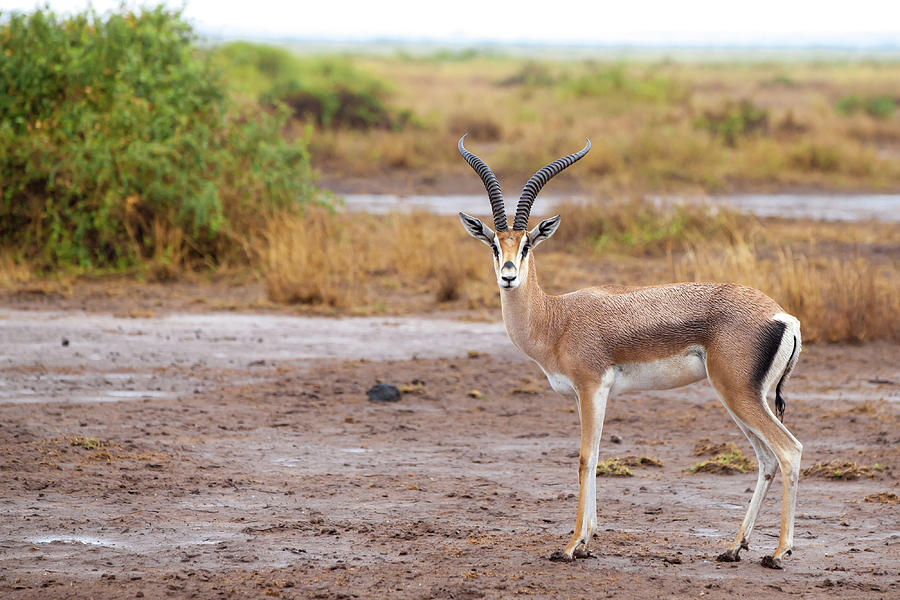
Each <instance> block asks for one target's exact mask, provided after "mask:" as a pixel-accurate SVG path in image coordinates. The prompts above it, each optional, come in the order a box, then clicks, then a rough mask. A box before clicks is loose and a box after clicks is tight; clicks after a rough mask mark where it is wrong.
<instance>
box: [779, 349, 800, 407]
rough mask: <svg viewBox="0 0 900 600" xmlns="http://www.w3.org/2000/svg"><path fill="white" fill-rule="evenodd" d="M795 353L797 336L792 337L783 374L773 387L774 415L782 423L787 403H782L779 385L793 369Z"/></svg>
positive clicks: (782, 398)
mask: <svg viewBox="0 0 900 600" xmlns="http://www.w3.org/2000/svg"><path fill="white" fill-rule="evenodd" d="M796 353H797V336H794V348H793V349H792V350H791V357H790V358H789V359H788V362H787V365H785V367H784V373H782V374H781V379H779V380H778V385H776V386H775V415H776V416H777V417H778V420H779V421H781V422H782V423H784V409H785V408H786V407H787V403H786V402H785V401H784V397H783V396H782V395H781V384H783V383H784V380H785V379H787V376H788V375H790V373H791V370H792V369H793V367H794V355H795V354H796Z"/></svg>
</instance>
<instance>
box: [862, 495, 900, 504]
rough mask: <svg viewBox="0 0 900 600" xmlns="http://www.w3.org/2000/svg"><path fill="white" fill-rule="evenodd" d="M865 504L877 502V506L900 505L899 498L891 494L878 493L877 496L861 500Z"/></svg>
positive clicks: (869, 496)
mask: <svg viewBox="0 0 900 600" xmlns="http://www.w3.org/2000/svg"><path fill="white" fill-rule="evenodd" d="M863 500H864V501H866V502H877V503H879V504H900V496H898V495H897V494H895V493H893V492H880V493H877V494H869V495H868V496H866V497H865V498H863Z"/></svg>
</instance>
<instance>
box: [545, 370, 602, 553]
mask: <svg viewBox="0 0 900 600" xmlns="http://www.w3.org/2000/svg"><path fill="white" fill-rule="evenodd" d="M610 387H612V375H611V374H607V375H604V377H603V379H602V380H601V382H600V384H599V385H595V386H583V387H581V388H580V389H578V397H579V408H580V411H579V416H580V418H581V449H580V451H579V458H578V484H579V493H578V514H577V516H576V518H575V531H574V532H573V533H572V539H570V540H569V543H568V544H567V545H566V548H565V550H564V551H563V553H562V555H561V556H560V555H559V554H558V553H554V556H553V557H551V558H560V559H563V560H572V559H573V558H586V557H588V556H590V554H589V553H588V551H587V543H588V541H589V540H590V539H591V536H592V535H593V534H594V531H595V530H596V528H597V460H598V458H599V454H600V435H601V433H602V432H603V417H604V416H605V414H606V401H607V399H608V397H609V390H610Z"/></svg>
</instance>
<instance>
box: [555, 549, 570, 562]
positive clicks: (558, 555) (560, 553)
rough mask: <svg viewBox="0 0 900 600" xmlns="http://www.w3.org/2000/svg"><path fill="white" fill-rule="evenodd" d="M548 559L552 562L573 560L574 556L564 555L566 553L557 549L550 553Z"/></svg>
mask: <svg viewBox="0 0 900 600" xmlns="http://www.w3.org/2000/svg"><path fill="white" fill-rule="evenodd" d="M550 560H551V561H552V562H572V561H574V560H575V557H573V556H566V554H565V553H564V552H563V551H562V550H557V551H556V552H554V553H553V554H551V555H550Z"/></svg>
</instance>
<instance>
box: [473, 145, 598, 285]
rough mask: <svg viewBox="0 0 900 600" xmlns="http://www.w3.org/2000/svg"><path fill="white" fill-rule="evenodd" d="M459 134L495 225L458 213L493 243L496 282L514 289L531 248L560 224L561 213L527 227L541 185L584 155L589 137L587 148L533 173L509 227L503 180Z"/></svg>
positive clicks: (476, 233) (475, 233)
mask: <svg viewBox="0 0 900 600" xmlns="http://www.w3.org/2000/svg"><path fill="white" fill-rule="evenodd" d="M465 139H466V136H462V137H461V138H459V153H460V154H462V157H463V158H464V159H466V162H468V163H469V165H470V166H471V167H472V168H473V169H475V172H476V173H478V175H479V176H480V177H481V180H482V181H483V182H484V187H485V188H486V189H487V192H488V198H489V199H490V202H491V211H492V212H493V214H494V228H495V229H496V232H495V231H493V230H491V228H490V227H488V226H487V225H485V224H484V223H482V222H481V220H479V219H476V218H475V217H473V216H471V215H467V214H466V213H463V212H461V213H459V220H460V221H462V224H463V227H465V228H466V231H468V232H469V235H471V236H472V237H474V238H475V239H478V240H481V241H482V242H484V243H485V244H487V245H488V246H490V247H491V250H492V251H493V252H494V271H495V272H496V273H497V285H499V286H500V289H501V290H508V291H509V290H514V289H516V288H517V287H519V285H521V284H522V282H523V281H524V280H525V277H526V276H527V274H528V259H529V256H530V251H531V249H532V248H534V247H535V246H537V245H538V244H540V243H541V242H543V241H544V240H546V239H547V238H549V237H550V236H551V235H553V234H554V233H556V229H557V227H559V221H560V218H559V215H556V216H555V217H550V218H549V219H544V220H543V221H541V222H540V223H538V226H537V227H535V228H534V229H532V230H531V231H527V232H526V229H527V227H528V217H529V216H530V215H531V206H532V205H533V204H534V200H535V198H536V197H537V194H538V192H539V191H541V188H542V187H544V184H546V183H547V182H548V181H550V179H551V178H552V177H553V176H554V175H556V174H558V173H559V172H560V171H562V170H563V169H565V168H566V167H568V166H570V165H571V164H572V163H574V162H575V161H577V160H578V159H580V158H581V157H583V156H584V155H585V154H587V153H588V150H590V149H591V142H590V140H586V141H587V143H586V144H585V146H584V148H582V149H581V150H580V151H578V152H576V153H575V154H570V155H568V156H564V157H562V158H559V159H557V160H555V161H553V162H552V163H550V164H548V165H547V166H545V167H543V168H542V169H541V170H539V171H538V172H537V173H535V174H534V175H532V176H531V178H530V179H529V180H528V183H526V184H525V188H524V189H523V190H522V195H521V197H520V198H519V204H518V206H517V207H516V217H515V219H514V220H513V228H512V229H511V230H510V229H509V227H508V224H507V222H506V209H505V207H504V205H503V194H502V193H501V191H500V182H499V181H497V176H496V175H494V172H493V171H491V169H490V167H488V166H487V165H486V164H485V163H484V161H483V160H481V159H480V158H478V157H477V156H475V155H474V154H472V153H471V152H469V151H468V150H466V148H465V146H463V140H465Z"/></svg>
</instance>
